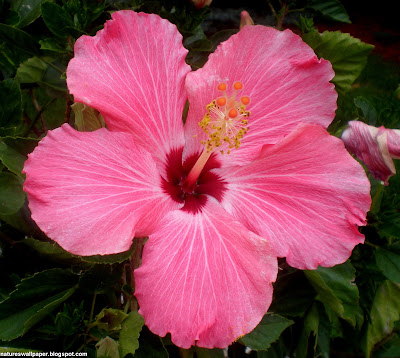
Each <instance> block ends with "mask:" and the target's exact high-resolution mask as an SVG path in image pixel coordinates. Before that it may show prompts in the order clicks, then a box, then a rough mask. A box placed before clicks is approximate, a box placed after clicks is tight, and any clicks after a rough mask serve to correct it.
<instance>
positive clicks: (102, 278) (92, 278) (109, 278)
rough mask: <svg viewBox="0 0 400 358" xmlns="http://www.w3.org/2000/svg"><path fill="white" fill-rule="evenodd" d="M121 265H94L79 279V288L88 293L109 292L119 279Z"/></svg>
mask: <svg viewBox="0 0 400 358" xmlns="http://www.w3.org/2000/svg"><path fill="white" fill-rule="evenodd" d="M121 274H122V265H94V266H93V267H91V268H90V269H89V270H87V271H86V272H85V273H84V274H83V275H82V276H81V278H80V279H79V287H80V288H81V289H82V290H84V291H86V292H88V293H95V292H96V293H102V292H106V291H107V290H109V289H110V288H111V287H112V286H113V285H115V284H116V283H117V282H118V281H119V280H120V278H121Z"/></svg>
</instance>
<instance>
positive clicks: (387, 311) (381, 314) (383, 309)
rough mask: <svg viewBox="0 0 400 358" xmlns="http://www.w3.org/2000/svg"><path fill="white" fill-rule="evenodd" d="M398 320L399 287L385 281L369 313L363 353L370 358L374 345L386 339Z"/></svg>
mask: <svg viewBox="0 0 400 358" xmlns="http://www.w3.org/2000/svg"><path fill="white" fill-rule="evenodd" d="M399 318H400V287H399V285H397V284H395V283H393V282H390V281H385V282H384V283H383V284H382V285H381V286H380V287H379V289H378V290H377V292H376V295H375V298H374V302H373V304H372V308H371V312H370V321H369V322H368V326H367V332H366V334H365V336H364V351H365V354H366V357H370V355H371V352H372V350H373V348H374V346H375V344H376V343H378V342H380V341H382V340H383V339H384V338H386V337H388V336H389V335H390V333H391V332H392V331H393V328H394V324H395V322H396V321H398V320H399Z"/></svg>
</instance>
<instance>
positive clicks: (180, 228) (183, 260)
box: [135, 197, 277, 348]
mask: <svg viewBox="0 0 400 358" xmlns="http://www.w3.org/2000/svg"><path fill="white" fill-rule="evenodd" d="M276 274H277V260H276V256H275V255H274V254H273V252H272V250H271V249H270V246H269V244H268V243H267V242H266V241H265V240H264V239H262V238H261V237H259V236H257V235H255V234H254V233H252V232H250V231H249V230H247V229H246V228H245V227H244V226H243V225H241V224H240V223H238V222H237V221H235V220H234V219H233V218H232V217H231V216H230V215H229V214H228V213H226V212H225V211H224V210H223V209H222V208H221V206H220V205H219V204H218V203H217V202H216V201H215V200H214V199H212V198H210V197H209V198H208V200H207V203H206V204H205V206H203V207H202V210H201V212H198V213H196V214H193V213H191V212H187V211H184V210H177V211H173V212H170V213H169V214H167V215H166V217H165V218H164V220H163V221H162V222H161V223H160V225H159V226H158V228H157V229H156V231H155V232H154V233H153V234H152V235H150V237H149V241H148V242H147V243H146V245H145V247H144V252H143V261H142V266H141V267H140V268H139V269H137V270H136V271H135V283H136V291H135V295H136V297H137V299H138V301H139V306H140V311H139V312H140V313H141V314H142V315H143V316H144V319H145V323H146V325H147V326H148V327H149V328H150V330H151V331H152V332H154V333H155V334H158V335H160V336H164V335H165V334H167V333H168V332H170V333H171V337H172V341H173V342H174V343H175V344H176V345H178V346H179V347H182V348H189V347H190V346H191V345H195V343H196V344H197V345H198V346H200V347H207V348H213V347H219V348H223V347H227V346H228V345H229V344H231V343H232V342H233V341H234V340H235V339H237V338H239V336H241V335H244V334H246V333H248V332H250V331H251V330H252V329H253V328H254V327H255V326H256V325H257V324H258V323H259V322H260V320H261V318H262V317H263V315H264V314H265V313H266V311H267V309H268V307H269V305H270V303H271V298H272V285H271V282H273V281H275V279H276Z"/></svg>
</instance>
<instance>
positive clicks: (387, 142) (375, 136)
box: [342, 121, 400, 185]
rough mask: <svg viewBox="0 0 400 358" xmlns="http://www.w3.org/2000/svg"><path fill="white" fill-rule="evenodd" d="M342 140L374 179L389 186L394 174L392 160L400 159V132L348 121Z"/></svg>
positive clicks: (394, 169)
mask: <svg viewBox="0 0 400 358" xmlns="http://www.w3.org/2000/svg"><path fill="white" fill-rule="evenodd" d="M342 140H343V142H344V144H345V145H346V148H347V149H348V150H349V151H350V152H352V153H354V154H355V155H356V156H357V158H358V159H360V160H361V161H363V162H364V164H365V165H366V166H367V168H368V170H369V171H370V173H371V174H372V175H373V177H374V178H375V179H377V180H382V181H383V182H384V184H385V185H388V184H389V183H388V180H389V178H390V177H391V176H393V175H394V174H396V168H395V166H394V163H393V158H394V159H400V130H398V129H387V128H385V127H379V128H377V127H373V126H369V125H367V124H365V123H363V122H360V121H350V122H349V126H348V128H347V129H346V130H345V131H344V132H343V134H342Z"/></svg>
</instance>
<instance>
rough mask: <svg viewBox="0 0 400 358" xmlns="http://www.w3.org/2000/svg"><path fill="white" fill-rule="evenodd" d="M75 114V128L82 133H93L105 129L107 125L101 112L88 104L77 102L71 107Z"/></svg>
mask: <svg viewBox="0 0 400 358" xmlns="http://www.w3.org/2000/svg"><path fill="white" fill-rule="evenodd" d="M71 108H72V110H73V111H74V113H75V128H76V129H77V130H78V131H81V132H91V131H95V130H97V129H99V128H104V127H105V126H106V123H105V122H104V119H103V116H102V115H101V114H100V112H99V111H97V110H95V109H94V108H92V107H89V106H87V105H86V104H83V103H79V102H76V103H74V104H73V105H72V106H71Z"/></svg>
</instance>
